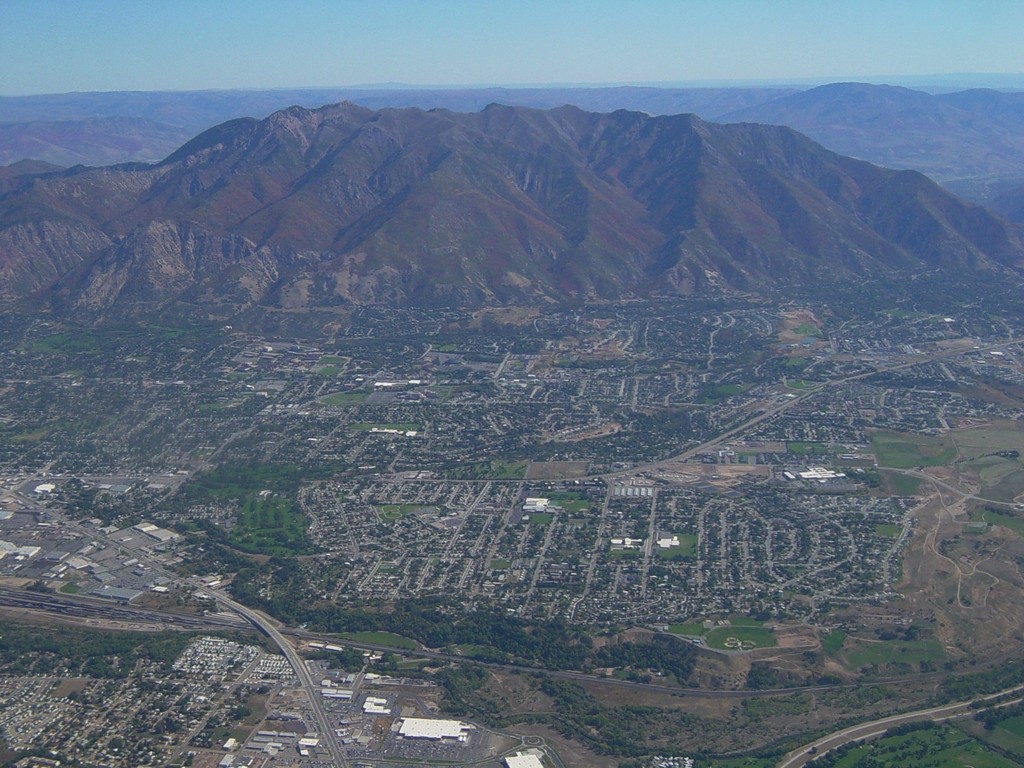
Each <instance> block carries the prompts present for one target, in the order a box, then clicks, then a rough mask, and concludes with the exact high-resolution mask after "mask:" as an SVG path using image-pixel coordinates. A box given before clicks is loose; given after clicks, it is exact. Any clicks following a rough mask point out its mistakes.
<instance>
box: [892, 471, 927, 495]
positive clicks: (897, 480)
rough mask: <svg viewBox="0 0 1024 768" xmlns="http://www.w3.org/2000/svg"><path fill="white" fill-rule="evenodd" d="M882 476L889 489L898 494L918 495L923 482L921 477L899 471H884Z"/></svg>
mask: <svg viewBox="0 0 1024 768" xmlns="http://www.w3.org/2000/svg"><path fill="white" fill-rule="evenodd" d="M882 477H883V478H884V479H885V484H886V486H887V487H888V488H889V491H890V492H891V493H893V494H895V495H897V496H916V495H917V493H918V491H920V490H921V483H922V482H923V481H922V480H921V478H919V477H910V476H908V475H901V474H900V473H899V472H883V473H882Z"/></svg>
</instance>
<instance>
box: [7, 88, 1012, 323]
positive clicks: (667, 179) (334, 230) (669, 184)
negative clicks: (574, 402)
mask: <svg viewBox="0 0 1024 768" xmlns="http://www.w3.org/2000/svg"><path fill="white" fill-rule="evenodd" d="M22 171H23V172H21V173H11V172H10V169H8V174H7V175H6V176H0V184H3V185H6V191H5V192H4V193H3V194H2V195H0V298H3V299H4V300H6V301H17V300H21V299H24V298H25V297H33V298H34V299H35V300H42V301H46V302H49V303H51V304H52V305H53V306H55V307H58V308H61V309H64V310H68V311H89V312H94V311H101V312H118V313H133V312H140V311H145V310H147V309H151V308H154V307H160V306H165V305H167V304H169V303H172V302H177V301H183V302H187V303H190V304H193V305H200V306H204V307H207V308H210V309H211V310H216V311H218V312H221V313H230V312H233V311H237V310H240V309H243V308H245V307H249V306H253V305H260V304H263V305H272V306H280V307H287V308H302V307H313V306H325V305H337V304H343V303H393V304H401V305H437V304H447V305H452V304H458V305H482V304H491V303H509V302H530V303H537V302H554V301H583V300H591V299H618V298H623V297H629V296H648V295H654V294H666V293H690V292H707V291H715V292H717V291H728V290H740V291H767V290H773V289H778V288H780V287H784V286H786V285H789V284H808V283H809V282H812V281H820V282H821V283H829V282H835V281H838V280H846V279H849V278H851V277H855V276H862V275H885V274H889V275H894V276H897V275H899V274H906V273H908V272H912V271H917V270H925V269H927V270H933V269H949V270H958V271H968V272H969V271H972V270H1016V269H1018V268H1019V267H1020V266H1021V264H1022V256H1024V239H1022V234H1021V232H1020V230H1018V229H1017V228H1016V227H1014V226H1013V225H1011V224H1010V223H1009V222H1007V221H1006V220H1003V219H1001V218H999V217H998V216H995V215H993V214H991V213H990V212H988V211H987V210H986V209H984V208H981V207H978V206H973V205H970V204H966V203H963V202H962V201H960V200H958V199H957V198H955V197H954V196H952V195H950V194H949V193H947V192H945V191H944V190H943V189H941V188H940V187H939V186H938V185H936V184H935V183H934V182H932V181H930V180H929V179H927V178H926V177H924V176H922V175H921V174H919V173H916V172H913V171H893V170H887V169H883V168H879V167H877V166H875V165H872V164H870V163H867V162H863V161H858V160H853V159H850V158H846V157H843V156H840V155H837V154H835V153H833V152H831V151H829V150H826V149H824V148H823V147H821V146H820V145H818V144H815V143H814V142H813V141H811V140H810V139H808V138H806V137H804V136H802V135H800V134H799V133H797V132H796V131H793V130H792V129H788V128H782V127H771V126H764V125H754V124H735V125H716V124H712V123H707V122H704V121H702V120H700V119H699V118H697V117H695V116H693V115H680V116H666V117H651V116H648V115H645V114H641V113H637V112H627V111H617V112H613V113H590V112H584V111H582V110H579V109H576V108H573V107H562V108H559V109H554V110H547V111H542V110H534V109H528V108H521V107H515V108H513V107H503V106H498V105H492V106H489V107H487V108H485V109H484V110H482V111H481V112H477V113H454V112H448V111H445V110H431V111H426V112H425V111H422V110H419V109H401V110H396V109H385V110H380V111H373V110H369V109H366V108H363V107H359V106H356V105H353V104H339V105H334V106H328V107H323V108H320V109H315V110H308V109H304V108H299V107H295V108H291V109H287V110H283V111H281V112H277V113H275V114H273V115H271V116H270V117H268V118H266V119H264V120H254V119H239V120H234V121H229V122H227V123H224V124H222V125H220V126H217V127H216V128H213V129H211V130H209V131H206V132H204V133H202V134H200V135H199V136H197V137H196V138H194V139H193V140H191V141H189V142H188V143H186V144H185V145H183V146H182V147H180V148H179V149H178V150H177V151H175V152H174V153H172V154H171V155H170V156H168V157H167V158H166V159H165V160H164V161H162V162H160V163H157V164H152V165H150V164H125V165H120V166H111V167H107V168H99V169H89V168H78V169H72V170H66V171H65V170H62V171H53V170H50V169H47V168H45V167H43V168H39V167H33V166H28V167H23V169H22ZM2 188H3V187H0V189H2Z"/></svg>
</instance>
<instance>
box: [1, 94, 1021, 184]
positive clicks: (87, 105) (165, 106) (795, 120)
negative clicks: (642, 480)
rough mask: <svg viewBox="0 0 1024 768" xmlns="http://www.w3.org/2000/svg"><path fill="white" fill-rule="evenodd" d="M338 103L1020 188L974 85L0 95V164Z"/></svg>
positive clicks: (1000, 124)
mask: <svg viewBox="0 0 1024 768" xmlns="http://www.w3.org/2000/svg"><path fill="white" fill-rule="evenodd" d="M341 101H350V102H353V103H356V104H360V105H362V106H365V107H368V108H370V109H383V108H389V107H396V108H398V107H419V108H421V109H428V110H429V109H449V110H452V111H455V112H475V111H479V110H481V109H483V108H484V107H485V106H487V105H488V104H491V103H497V104H505V105H509V106H525V107H534V108H539V109H550V108H555V107H559V106H562V105H566V104H570V105H573V106H577V107H579V108H581V109H585V110H589V111H595V112H612V111H615V110H617V109H628V110H631V111H638V112H645V113H647V114H650V115H674V114H687V113H693V114H697V115H699V116H700V117H701V118H702V119H705V120H712V121H719V122H757V123H770V124H774V125H787V126H789V127H791V128H795V129H796V130H798V131H800V132H801V133H805V134H807V135H808V136H810V137H811V138H813V139H815V140H816V141H818V142H820V143H821V144H823V145H824V146H826V147H828V148H829V149H832V150H835V151H837V152H840V153H842V154H846V155H850V156H853V157H858V158H861V159H864V160H869V161H871V162H874V163H877V164H879V165H884V166H886V167H892V168H906V169H913V170H918V171H921V172H922V173H925V174H927V175H929V176H931V177H932V178H934V179H935V180H937V181H939V182H940V183H941V184H943V185H944V186H945V187H946V188H947V189H950V190H951V191H953V192H955V193H956V194H958V195H961V196H963V197H965V198H967V199H970V200H974V201H976V202H987V201H988V200H991V199H994V198H995V197H997V196H998V195H999V194H1001V193H1002V192H1003V191H1004V190H1006V189H1008V188H1010V187H1013V186H1017V185H1020V184H1024V93H1020V92H1017V93H1008V92H1003V91H995V90H988V89H980V88H975V89H971V90H964V91H959V92H955V93H941V94H937V95H933V94H930V93H925V92H923V91H920V90H913V89H909V88H901V87H895V86H886V85H869V84H865V83H835V84H832V85H825V86H820V87H816V88H810V89H801V88H793V87H786V88H783V87H779V88H728V87H727V88H662V87H638V86H622V87H594V88H579V87H576V88H451V89H448V88H433V89H431V88H307V89H281V90H262V91H260V90H253V91H238V90H234V91H187V92H174V91H171V92H113V93H69V94H51V95H42V96H20V97H0V163H10V162H13V161H15V160H20V159H22V158H26V157H32V158H36V159H42V160H48V161H50V162H54V163H57V164H60V165H75V164H78V163H81V164H84V165H105V164H111V163H119V162H131V161H156V160H159V159H161V158H163V157H166V155H167V154H169V153H170V152H171V151H173V149H175V148H176V147H177V146H178V145H180V143H181V142H183V141H185V140H187V138H188V137H191V136H194V135H195V134H196V133H199V132H200V131H203V130H206V129H207V128H210V127H213V126H215V125H218V124H220V123H223V122H225V121H227V120H231V119H235V118H239V117H253V118H262V117H265V116H267V115H269V114H271V113H272V112H275V111H277V110H280V109H284V108H287V107H290V106H302V107H307V108H315V107H319V106H320V105H322V104H327V103H335V102H341ZM125 118H132V121H126V120H125ZM107 121H109V122H107Z"/></svg>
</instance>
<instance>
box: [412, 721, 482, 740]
mask: <svg viewBox="0 0 1024 768" xmlns="http://www.w3.org/2000/svg"><path fill="white" fill-rule="evenodd" d="M472 730H473V726H472V725H470V724H469V723H463V722H462V721H460V720H433V719H429V718H423V717H405V718H402V725H401V727H400V728H399V729H398V735H399V736H401V737H402V738H404V739H430V740H432V741H440V740H441V739H455V740H457V741H462V742H465V741H467V740H468V739H469V732H470V731H472Z"/></svg>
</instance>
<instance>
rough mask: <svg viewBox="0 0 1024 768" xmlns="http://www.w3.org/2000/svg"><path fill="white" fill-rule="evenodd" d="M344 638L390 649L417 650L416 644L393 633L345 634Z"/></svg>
mask: <svg viewBox="0 0 1024 768" xmlns="http://www.w3.org/2000/svg"><path fill="white" fill-rule="evenodd" d="M342 637H343V638H345V639H346V640H353V641H355V642H357V643H371V644H373V645H386V646H387V647H389V648H402V649H405V650H409V651H412V650H415V648H416V643H415V642H414V641H413V640H410V639H409V638H408V637H402V636H401V635H396V634H394V633H392V632H345V633H344V634H342Z"/></svg>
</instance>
